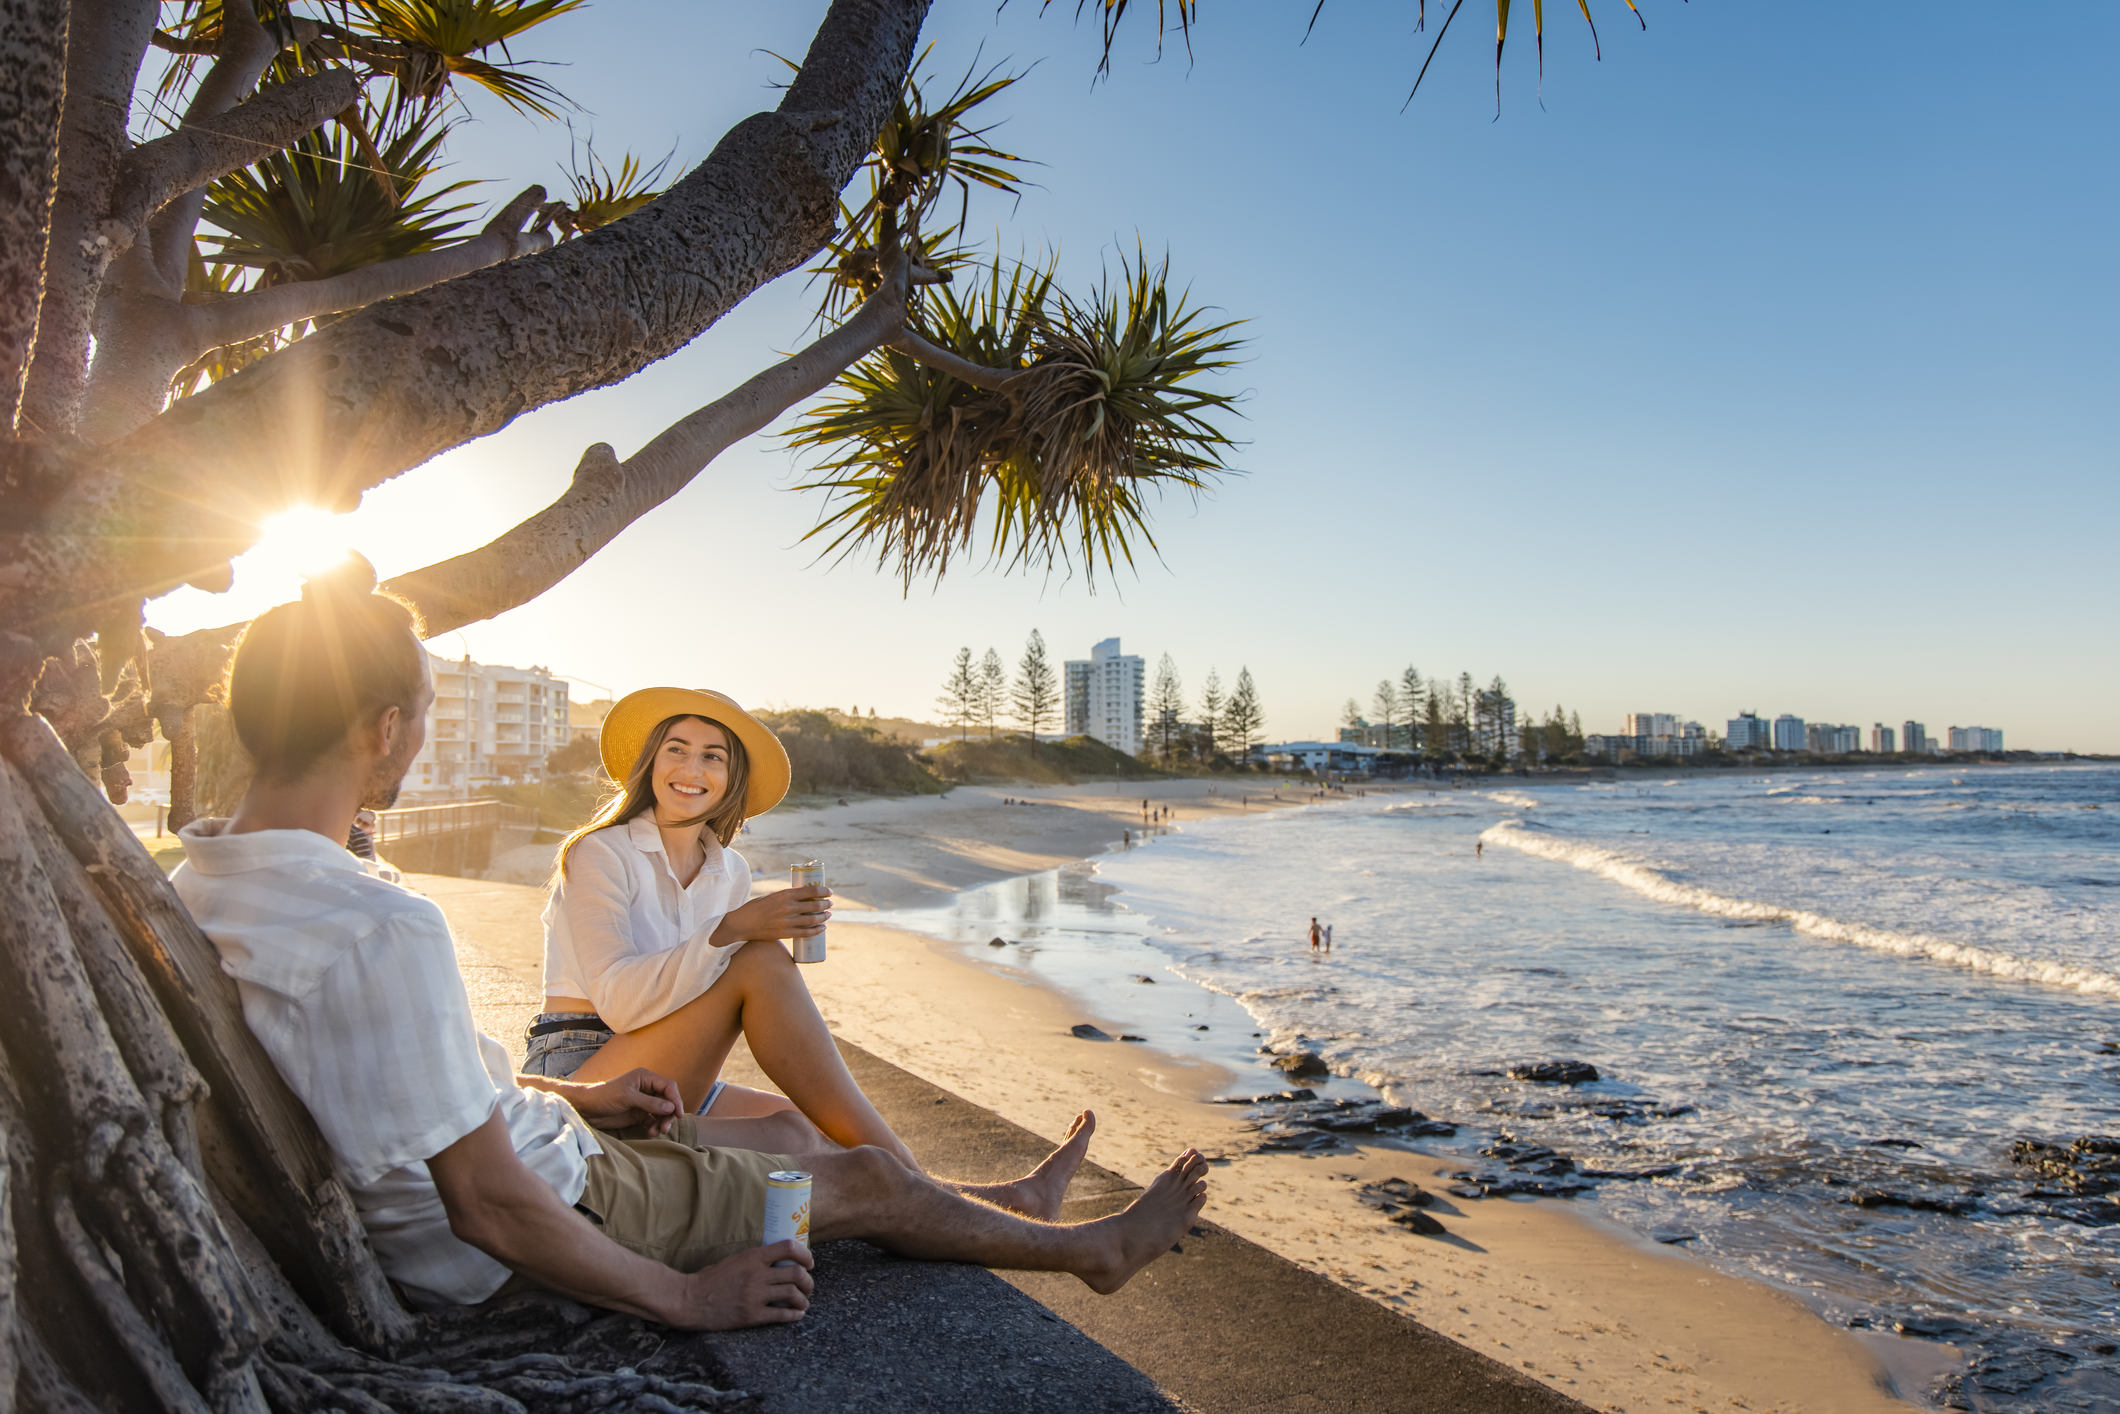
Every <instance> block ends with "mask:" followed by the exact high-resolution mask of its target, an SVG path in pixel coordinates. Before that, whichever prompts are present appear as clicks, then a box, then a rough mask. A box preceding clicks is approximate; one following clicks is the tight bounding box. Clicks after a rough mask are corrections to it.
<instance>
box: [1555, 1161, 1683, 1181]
mask: <svg viewBox="0 0 2120 1414" xmlns="http://www.w3.org/2000/svg"><path fill="white" fill-rule="evenodd" d="M1575 1172H1576V1174H1577V1175H1578V1176H1579V1177H1582V1178H1616V1179H1620V1180H1623V1181H1624V1180H1629V1179H1639V1178H1670V1177H1671V1176H1672V1175H1674V1174H1676V1173H1678V1172H1679V1165H1677V1164H1653V1165H1651V1166H1650V1167H1648V1168H1639V1169H1585V1168H1579V1169H1577V1170H1576V1171H1575Z"/></svg>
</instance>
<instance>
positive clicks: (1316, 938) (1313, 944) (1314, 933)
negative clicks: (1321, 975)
mask: <svg viewBox="0 0 2120 1414" xmlns="http://www.w3.org/2000/svg"><path fill="white" fill-rule="evenodd" d="M1324 938H1325V935H1324V933H1322V932H1321V931H1319V928H1318V920H1317V919H1316V917H1312V918H1311V920H1310V950H1311V951H1312V952H1316V951H1317V950H1318V945H1319V944H1320V943H1321V942H1323V941H1324Z"/></svg>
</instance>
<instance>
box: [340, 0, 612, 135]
mask: <svg viewBox="0 0 2120 1414" xmlns="http://www.w3.org/2000/svg"><path fill="white" fill-rule="evenodd" d="M587 3H588V0H349V4H350V7H351V10H352V12H353V16H354V27H355V28H356V29H357V30H358V31H360V32H362V33H365V34H372V35H374V36H375V37H376V38H378V39H383V40H388V41H390V42H392V43H396V44H402V45H404V46H406V47H407V48H408V49H411V50H413V51H415V52H417V53H419V54H421V55H423V56H425V57H426V58H427V61H428V62H427V63H426V64H425V65H423V66H417V67H416V68H415V69H414V70H412V71H408V72H400V73H399V74H398V75H397V80H398V84H399V88H400V93H401V96H402V97H403V98H407V99H413V98H417V99H421V100H424V101H426V102H428V103H432V102H434V101H435V100H437V99H438V98H440V97H441V95H442V94H443V93H444V92H445V91H446V90H447V89H448V87H449V85H450V83H451V81H452V80H454V79H459V78H461V79H464V80H465V81H467V82H470V83H474V84H477V85H478V86H479V87H480V88H483V89H485V90H486V91H487V92H488V93H491V94H492V95H493V96H494V97H496V98H498V99H500V100H501V101H502V102H503V103H506V104H507V105H508V106H509V107H511V108H513V109H515V110H516V111H517V112H520V113H535V114H537V115H538V116H539V117H542V118H553V117H557V116H558V115H559V113H558V105H564V104H566V102H567V99H566V96H565V95H564V94H562V93H561V92H560V91H559V90H558V89H557V88H554V87H553V86H552V85H551V84H549V83H546V82H545V81H544V80H543V79H541V78H538V77H536V76H535V75H533V74H530V73H528V72H526V71H525V69H524V67H523V66H522V65H520V64H517V63H516V62H515V57H514V55H512V54H510V53H509V51H508V43H509V41H510V40H513V39H517V38H520V37H521V36H522V35H523V33H524V32H525V31H527V30H530V29H533V28H535V27H536V26H538V25H541V24H543V23H544V22H545V21H547V20H549V19H553V18H555V17H557V16H559V15H564V14H566V13H567V12H568V11H570V10H578V9H580V8H581V7H582V6H583V5H585V4H587ZM489 49H498V50H499V51H500V52H501V56H502V58H503V59H505V60H507V61H508V62H507V63H504V64H496V63H493V62H491V61H490V60H487V59H485V58H482V57H480V56H482V55H483V54H484V53H485V52H486V51H487V50H489Z"/></svg>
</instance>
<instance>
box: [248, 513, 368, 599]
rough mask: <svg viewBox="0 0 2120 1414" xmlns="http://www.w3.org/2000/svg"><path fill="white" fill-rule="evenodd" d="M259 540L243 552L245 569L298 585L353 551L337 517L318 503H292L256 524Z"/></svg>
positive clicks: (344, 529)
mask: <svg viewBox="0 0 2120 1414" xmlns="http://www.w3.org/2000/svg"><path fill="white" fill-rule="evenodd" d="M258 530H259V536H258V543H257V544H255V545H253V546H252V547H251V548H250V551H249V553H248V554H246V555H244V557H243V562H244V567H245V568H255V569H256V570H258V571H259V572H260V573H261V574H264V575H269V576H270V577H271V578H273V579H274V580H286V581H291V582H293V583H294V584H297V585H299V584H300V582H301V581H302V580H304V579H307V578H309V577H310V576H312V575H317V574H322V573H323V572H324V571H326V570H328V569H330V568H332V567H333V566H334V565H337V564H338V563H340V562H341V561H343V560H344V559H345V558H346V557H347V556H348V555H349V554H351V553H353V546H352V544H351V543H350V542H349V541H348V539H347V536H346V528H345V525H344V523H343V522H342V521H341V520H340V518H339V517H337V516H335V515H333V514H332V513H331V512H330V511H327V510H324V509H323V508H321V507H318V506H294V507H291V508H289V509H288V510H284V511H281V512H280V513H279V514H277V515H273V516H268V517H266V519H265V520H263V521H261V522H260V523H259V525H258Z"/></svg>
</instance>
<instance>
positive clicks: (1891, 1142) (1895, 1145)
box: [1863, 1139, 1921, 1149]
mask: <svg viewBox="0 0 2120 1414" xmlns="http://www.w3.org/2000/svg"><path fill="white" fill-rule="evenodd" d="M1863 1142H1864V1143H1866V1144H1868V1145H1869V1146H1870V1147H1871V1148H1873V1149H1919V1148H1920V1147H1921V1146H1920V1145H1919V1144H1916V1143H1915V1142H1914V1141H1913V1140H1911V1139H1866V1140H1864V1141H1863Z"/></svg>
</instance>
